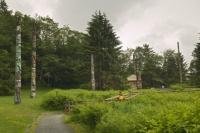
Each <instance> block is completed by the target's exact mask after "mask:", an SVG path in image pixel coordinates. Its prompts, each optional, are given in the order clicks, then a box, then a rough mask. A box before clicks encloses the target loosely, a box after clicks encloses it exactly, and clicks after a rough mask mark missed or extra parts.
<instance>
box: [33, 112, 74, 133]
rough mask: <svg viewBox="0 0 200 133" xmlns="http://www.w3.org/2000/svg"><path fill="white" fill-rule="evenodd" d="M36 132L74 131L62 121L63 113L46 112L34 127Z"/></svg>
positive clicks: (57, 132) (60, 132) (58, 132)
mask: <svg viewBox="0 0 200 133" xmlns="http://www.w3.org/2000/svg"><path fill="white" fill-rule="evenodd" d="M35 131H36V133H74V132H73V130H72V128H70V127H69V126H67V125H66V124H65V123H64V119H63V114H48V115H45V116H44V117H42V118H41V119H40V121H39V123H38V126H37V128H36V130H35Z"/></svg>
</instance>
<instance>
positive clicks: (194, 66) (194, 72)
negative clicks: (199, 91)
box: [190, 43, 200, 87]
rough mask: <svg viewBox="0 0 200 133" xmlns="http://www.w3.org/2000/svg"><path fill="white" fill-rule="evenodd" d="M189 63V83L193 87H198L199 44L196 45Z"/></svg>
mask: <svg viewBox="0 0 200 133" xmlns="http://www.w3.org/2000/svg"><path fill="white" fill-rule="evenodd" d="M192 56H193V60H192V61H191V63H190V74H191V75H190V81H191V83H192V84H193V85H195V86H198V87H200V43H197V44H196V48H195V49H194V51H193V53H192Z"/></svg>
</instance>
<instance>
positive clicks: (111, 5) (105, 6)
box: [53, 0, 151, 31]
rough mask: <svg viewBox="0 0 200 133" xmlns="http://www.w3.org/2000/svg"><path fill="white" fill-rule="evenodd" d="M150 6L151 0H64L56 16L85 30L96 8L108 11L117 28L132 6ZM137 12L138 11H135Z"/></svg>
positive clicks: (58, 5)
mask: <svg viewBox="0 0 200 133" xmlns="http://www.w3.org/2000/svg"><path fill="white" fill-rule="evenodd" d="M141 3H145V4H142V5H143V6H145V7H146V6H149V3H151V2H149V0H65V1H64V0H63V1H62V2H59V3H58V4H57V5H56V8H55V10H54V14H53V16H54V18H55V19H56V20H57V21H59V22H60V23H61V24H69V26H71V27H72V28H74V29H77V30H81V31H85V29H86V27H87V23H88V21H89V19H90V18H91V15H92V14H94V12H95V11H96V10H101V11H103V12H105V13H106V15H107V16H108V18H109V19H110V20H111V22H112V23H113V25H114V26H115V28H119V27H120V25H121V24H122V22H124V21H123V20H122V21H120V20H121V19H124V18H125V16H124V15H126V14H125V13H126V12H127V11H128V10H130V8H133V7H135V6H136V5H137V6H142V5H141ZM135 14H137V12H135Z"/></svg>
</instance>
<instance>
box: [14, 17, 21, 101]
mask: <svg viewBox="0 0 200 133" xmlns="http://www.w3.org/2000/svg"><path fill="white" fill-rule="evenodd" d="M14 103H15V104H20V103H21V17H20V16H17V29H16V64H15V94H14Z"/></svg>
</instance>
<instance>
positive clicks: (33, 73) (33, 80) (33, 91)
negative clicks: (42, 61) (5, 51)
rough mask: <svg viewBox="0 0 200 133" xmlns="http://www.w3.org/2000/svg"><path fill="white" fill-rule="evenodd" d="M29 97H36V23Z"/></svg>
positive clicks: (34, 26) (34, 25)
mask: <svg viewBox="0 0 200 133" xmlns="http://www.w3.org/2000/svg"><path fill="white" fill-rule="evenodd" d="M32 39H33V42H32V71H31V98H35V97H36V24H35V21H34V24H33V38H32Z"/></svg>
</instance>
